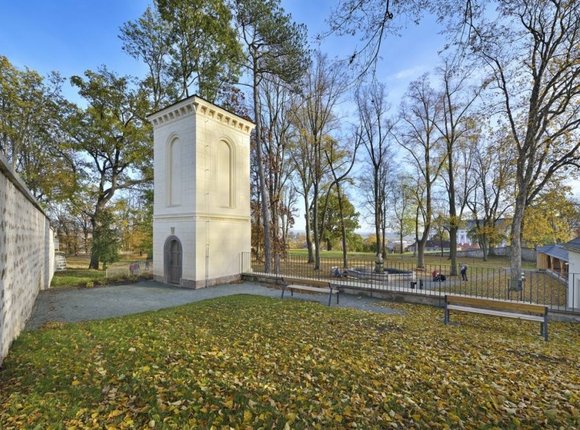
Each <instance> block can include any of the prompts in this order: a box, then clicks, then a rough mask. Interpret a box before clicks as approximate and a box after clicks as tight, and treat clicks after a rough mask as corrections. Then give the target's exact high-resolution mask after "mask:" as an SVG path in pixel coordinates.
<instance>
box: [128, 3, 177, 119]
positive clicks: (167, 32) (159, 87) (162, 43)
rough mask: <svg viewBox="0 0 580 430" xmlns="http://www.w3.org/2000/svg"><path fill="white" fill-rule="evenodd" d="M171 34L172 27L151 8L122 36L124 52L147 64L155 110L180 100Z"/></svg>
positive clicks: (155, 8) (133, 22)
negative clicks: (174, 72)
mask: <svg viewBox="0 0 580 430" xmlns="http://www.w3.org/2000/svg"><path fill="white" fill-rule="evenodd" d="M171 32H172V29H171V25H170V24H169V23H168V22H167V21H164V20H163V19H162V18H161V15H160V14H159V11H158V10H157V7H151V6H147V9H146V10H145V12H144V13H143V15H141V17H139V18H138V19H137V20H136V21H129V22H126V23H125V24H123V26H122V27H121V34H120V35H119V38H120V39H121V40H122V41H123V50H124V51H125V52H127V53H128V54H129V55H130V56H131V57H133V58H135V59H138V60H141V61H143V62H144V63H145V64H146V65H147V69H148V76H147V78H146V79H145V80H144V85H145V87H146V88H148V89H150V90H151V105H152V106H151V108H152V109H153V110H158V109H160V108H161V107H162V105H163V104H166V103H170V102H171V101H173V100H176V99H177V97H178V93H179V91H178V88H179V85H178V83H177V82H175V80H174V79H173V78H172V76H171V70H170V51H171V47H172V34H171Z"/></svg>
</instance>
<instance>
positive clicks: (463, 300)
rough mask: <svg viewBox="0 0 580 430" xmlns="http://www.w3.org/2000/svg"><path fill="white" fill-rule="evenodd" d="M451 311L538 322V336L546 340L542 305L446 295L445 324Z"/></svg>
mask: <svg viewBox="0 0 580 430" xmlns="http://www.w3.org/2000/svg"><path fill="white" fill-rule="evenodd" d="M452 310H453V311H460V312H473V313H477V314H485V315H493V316H498V317H507V318H519V319H522V320H528V321H538V322H539V323H540V335H541V336H544V340H546V341H547V340H548V307H547V306H544V305H534V304H531V303H515V302H503V301H499V300H491V299H483V298H477V297H463V296H452V295H446V296H445V319H444V321H445V324H449V311H452Z"/></svg>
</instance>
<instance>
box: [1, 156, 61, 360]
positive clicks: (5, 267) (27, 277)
mask: <svg viewBox="0 0 580 430" xmlns="http://www.w3.org/2000/svg"><path fill="white" fill-rule="evenodd" d="M53 274H54V234H53V231H52V229H51V228H50V223H49V219H48V218H47V216H46V215H45V214H44V212H43V211H42V209H41V207H40V206H39V205H38V203H37V202H36V201H35V200H34V198H33V197H32V196H31V195H30V193H29V192H28V190H27V189H26V187H25V186H24V184H23V182H22V181H21V180H20V178H19V177H18V176H17V175H16V174H14V173H13V172H12V171H11V169H10V168H9V167H8V166H7V164H6V162H5V161H4V160H3V159H2V158H0V364H1V363H2V360H3V359H4V357H5V356H6V354H7V353H8V348H9V347H10V344H11V343H12V341H13V340H14V339H15V338H16V337H17V336H18V335H19V334H20V332H21V331H22V329H23V328H24V325H25V323H26V321H27V320H28V318H29V317H30V314H31V313H32V308H33V307H34V301H35V300H36V296H37V295H38V292H39V291H40V290H43V289H46V288H48V287H49V286H50V281H51V280H52V275H53Z"/></svg>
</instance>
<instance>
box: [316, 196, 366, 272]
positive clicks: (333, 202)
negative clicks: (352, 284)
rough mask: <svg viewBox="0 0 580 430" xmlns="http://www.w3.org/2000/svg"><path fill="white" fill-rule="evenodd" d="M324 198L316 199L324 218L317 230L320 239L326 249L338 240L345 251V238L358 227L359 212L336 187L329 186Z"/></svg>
mask: <svg viewBox="0 0 580 430" xmlns="http://www.w3.org/2000/svg"><path fill="white" fill-rule="evenodd" d="M325 200H326V199H325ZM325 200H323V199H320V200H318V206H319V211H320V213H321V214H323V215H322V216H321V220H322V219H324V223H321V225H320V226H319V230H320V231H321V236H322V240H323V241H324V242H326V250H327V251H331V250H332V247H333V245H334V244H336V243H337V242H339V241H340V244H341V248H342V249H343V251H346V249H345V248H346V241H347V238H348V237H349V236H350V235H352V234H353V233H354V231H355V230H356V229H357V228H359V227H360V225H359V222H358V217H359V214H358V212H357V211H356V209H355V207H354V206H353V204H352V203H351V202H350V200H349V199H348V198H347V196H345V195H344V194H342V195H340V196H339V194H338V191H337V188H336V187H331V190H330V192H329V193H328V199H327V200H326V201H325ZM343 230H344V232H343ZM343 239H344V240H343ZM344 267H345V268H346V267H348V266H344Z"/></svg>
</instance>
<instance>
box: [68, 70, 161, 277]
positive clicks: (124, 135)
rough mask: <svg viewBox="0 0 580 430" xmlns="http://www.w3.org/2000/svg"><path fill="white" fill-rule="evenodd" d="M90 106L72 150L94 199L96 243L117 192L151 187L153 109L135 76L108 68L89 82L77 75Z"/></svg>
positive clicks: (75, 129) (72, 126)
mask: <svg viewBox="0 0 580 430" xmlns="http://www.w3.org/2000/svg"><path fill="white" fill-rule="evenodd" d="M71 82H72V84H73V85H74V86H76V87H77V88H78V89H79V94H80V95H81V96H82V97H83V98H84V99H85V100H86V102H87V107H86V108H85V109H79V110H78V112H77V113H76V115H74V116H73V117H71V119H70V123H69V124H68V134H69V136H70V142H71V143H70V145H71V148H72V149H73V150H75V151H77V152H78V153H79V154H81V156H80V157H79V165H78V166H77V168H78V169H79V170H82V174H83V177H84V180H83V187H84V192H85V193H86V195H87V197H88V198H89V201H90V202H91V203H90V212H89V213H87V215H88V216H89V218H90V222H91V229H92V235H93V241H96V242H97V244H100V243H101V242H102V241H101V238H99V234H101V233H102V232H104V231H107V230H106V226H103V225H101V222H102V220H105V221H106V220H107V218H106V217H105V218H103V217H101V214H102V213H103V211H105V210H106V208H107V205H108V203H109V202H110V201H111V199H112V198H113V197H114V196H115V194H116V193H117V191H119V190H123V189H130V188H133V187H136V186H138V185H141V184H143V183H150V182H151V180H152V175H151V160H152V142H151V130H150V127H149V125H148V122H147V121H146V120H145V119H144V118H145V114H146V113H147V112H148V110H149V105H148V102H147V95H146V94H145V92H144V91H143V90H142V89H136V88H135V87H136V85H135V84H134V83H133V82H132V80H131V79H130V78H129V77H119V76H117V75H116V74H114V73H112V72H110V71H108V70H107V69H106V68H102V69H100V70H99V71H98V72H92V71H90V70H89V71H87V72H85V78H83V77H80V76H73V77H72V78H71ZM101 249H103V248H102V247H101V246H100V245H99V246H97V247H93V248H92V252H91V261H90V265H89V268H91V269H98V268H99V262H100V261H103V260H102V259H101V256H100V254H99V252H100V250H101Z"/></svg>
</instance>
